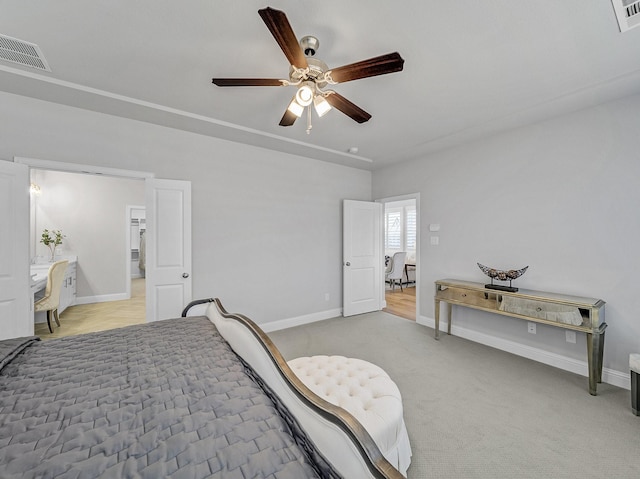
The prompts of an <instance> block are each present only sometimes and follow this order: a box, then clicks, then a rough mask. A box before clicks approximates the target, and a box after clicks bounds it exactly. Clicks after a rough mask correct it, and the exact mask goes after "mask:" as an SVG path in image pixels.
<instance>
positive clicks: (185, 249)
mask: <svg viewBox="0 0 640 479" xmlns="http://www.w3.org/2000/svg"><path fill="white" fill-rule="evenodd" d="M145 185H146V191H145V194H146V207H147V210H146V221H147V235H146V236H147V238H146V271H147V279H146V294H147V301H146V304H147V321H158V320H160V319H169V318H177V317H179V316H180V313H181V312H182V309H183V308H184V307H185V306H186V305H187V304H188V303H189V302H190V301H191V299H192V298H191V294H192V293H191V182H190V181H179V180H162V179H155V178H149V179H147V180H146V182H145Z"/></svg>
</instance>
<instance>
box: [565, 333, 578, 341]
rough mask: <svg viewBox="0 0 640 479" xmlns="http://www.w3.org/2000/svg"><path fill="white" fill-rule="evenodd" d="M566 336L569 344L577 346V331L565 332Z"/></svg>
mask: <svg viewBox="0 0 640 479" xmlns="http://www.w3.org/2000/svg"><path fill="white" fill-rule="evenodd" d="M565 334H566V336H567V342H568V343H573V344H576V332H575V331H570V330H567V331H565Z"/></svg>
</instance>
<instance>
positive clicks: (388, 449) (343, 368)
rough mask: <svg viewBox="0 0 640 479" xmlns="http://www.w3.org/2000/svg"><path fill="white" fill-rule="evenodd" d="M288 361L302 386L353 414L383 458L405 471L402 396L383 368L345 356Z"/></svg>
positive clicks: (406, 445) (407, 450)
mask: <svg viewBox="0 0 640 479" xmlns="http://www.w3.org/2000/svg"><path fill="white" fill-rule="evenodd" d="M288 364H289V367H291V369H292V370H293V372H294V373H295V374H296V376H298V378H300V380H301V381H302V382H303V383H304V385H305V386H307V387H308V388H309V389H311V390H312V391H313V392H314V393H316V394H317V395H318V396H320V397H321V398H322V399H324V400H326V401H327V402H329V403H331V404H334V405H336V406H339V407H341V408H343V409H345V410H346V411H348V412H349V413H350V414H351V415H352V416H353V417H355V418H356V419H357V420H358V422H360V424H362V426H363V427H364V428H365V429H366V430H367V432H368V433H369V435H370V436H371V438H372V439H373V440H374V442H375V443H376V445H377V446H378V448H379V449H380V452H381V453H382V455H383V456H384V457H385V459H387V461H389V462H390V463H391V464H392V465H393V466H394V467H395V468H396V469H398V470H399V471H400V472H401V473H402V474H403V475H404V476H406V475H407V469H408V467H409V464H410V463H411V445H410V443H409V435H408V434H407V429H406V427H405V424H404V418H403V415H402V397H401V396H400V391H399V390H398V387H397V386H396V384H395V383H394V382H393V381H392V380H391V378H390V377H389V375H388V374H387V373H386V372H385V371H384V370H383V369H382V368H380V367H378V366H376V365H375V364H371V363H369V362H367V361H363V360H361V359H353V358H346V357H344V356H311V357H302V358H296V359H292V360H291V361H289V362H288Z"/></svg>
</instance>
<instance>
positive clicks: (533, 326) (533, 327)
mask: <svg viewBox="0 0 640 479" xmlns="http://www.w3.org/2000/svg"><path fill="white" fill-rule="evenodd" d="M527 332H529V333H531V334H536V323H532V322H530V321H529V322H528V323H527Z"/></svg>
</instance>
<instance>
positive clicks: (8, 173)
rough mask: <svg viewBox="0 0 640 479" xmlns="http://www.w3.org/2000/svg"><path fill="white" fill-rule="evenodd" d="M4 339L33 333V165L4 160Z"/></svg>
mask: <svg viewBox="0 0 640 479" xmlns="http://www.w3.org/2000/svg"><path fill="white" fill-rule="evenodd" d="M0 224H2V232H3V233H2V234H0V339H9V338H17V337H20V336H31V335H33V318H32V316H31V314H30V312H31V309H32V308H33V304H32V303H31V299H30V298H31V291H30V284H29V283H30V276H29V167H28V166H26V165H20V164H17V163H13V162H9V161H2V160H0Z"/></svg>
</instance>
